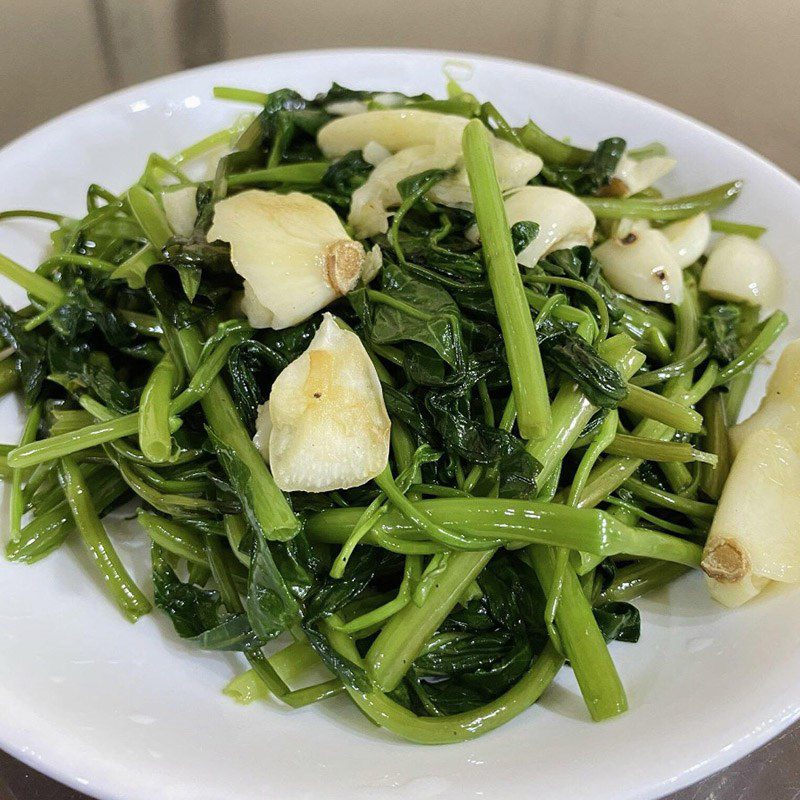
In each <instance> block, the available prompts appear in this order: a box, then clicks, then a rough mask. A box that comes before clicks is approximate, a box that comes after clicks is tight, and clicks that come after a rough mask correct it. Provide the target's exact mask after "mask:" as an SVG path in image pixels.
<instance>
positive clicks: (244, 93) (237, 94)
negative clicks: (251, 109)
mask: <svg viewBox="0 0 800 800" xmlns="http://www.w3.org/2000/svg"><path fill="white" fill-rule="evenodd" d="M214 97H215V98H216V99H217V100H235V101H236V102H237V103H254V104H255V105H257V106H263V105H265V104H266V102H267V100H269V95H268V94H266V93H265V92H257V91H254V90H253V89H237V88H235V87H233V86H215V87H214Z"/></svg>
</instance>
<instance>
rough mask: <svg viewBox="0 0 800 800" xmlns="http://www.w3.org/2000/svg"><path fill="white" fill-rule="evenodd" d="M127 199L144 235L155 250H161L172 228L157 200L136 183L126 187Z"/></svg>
mask: <svg viewBox="0 0 800 800" xmlns="http://www.w3.org/2000/svg"><path fill="white" fill-rule="evenodd" d="M127 199H128V204H129V205H130V207H131V211H132V212H133V216H134V217H136V221H137V222H138V223H139V225H141V226H142V230H143V231H144V235H145V236H146V237H147V238H148V239H149V240H150V243H151V244H152V245H153V247H155V248H156V250H161V248H162V247H163V246H164V245H165V244H166V243H167V240H168V239H170V238H171V237H172V229H171V228H170V227H169V223H168V222H167V218H166V216H164V211H163V209H162V208H161V206H160V205H159V202H158V200H156V198H155V197H154V196H153V195H152V194H151V193H150V192H148V191H147V189H145V188H144V186H141V185H140V184H138V183H137V184H135V185H134V186H131V188H130V189H128V194H127Z"/></svg>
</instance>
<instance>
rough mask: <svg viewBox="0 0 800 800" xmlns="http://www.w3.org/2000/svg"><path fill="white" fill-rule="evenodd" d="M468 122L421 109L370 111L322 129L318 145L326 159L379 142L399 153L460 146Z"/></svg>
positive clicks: (452, 115)
mask: <svg viewBox="0 0 800 800" xmlns="http://www.w3.org/2000/svg"><path fill="white" fill-rule="evenodd" d="M467 122H468V120H467V119H466V118H464V117H458V116H456V115H454V114H440V113H438V112H435V111H425V110H423V109H418V108H397V109H385V110H380V111H367V112H365V113H363V114H353V115H351V116H346V117H340V118H339V119H335V120H332V121H331V122H329V123H328V124H327V125H324V126H323V127H322V128H320V130H319V132H318V133H317V145H318V146H319V149H320V150H322V152H323V154H324V155H325V157H326V158H341V157H342V156H344V155H346V154H347V153H349V152H350V151H351V150H363V149H364V147H365V146H366V145H367V144H369V143H370V142H377V143H378V144H380V145H381V146H382V147H385V148H386V149H387V150H389V152H391V153H396V152H398V151H399V150H406V149H407V148H409V147H418V146H419V145H425V144H427V145H440V146H441V145H445V144H449V145H451V146H452V145H453V144H457V145H459V146H460V143H461V133H462V131H463V130H464V128H465V126H466V124H467Z"/></svg>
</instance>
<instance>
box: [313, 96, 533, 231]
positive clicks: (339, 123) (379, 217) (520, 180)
mask: <svg viewBox="0 0 800 800" xmlns="http://www.w3.org/2000/svg"><path fill="white" fill-rule="evenodd" d="M467 122H468V120H467V119H465V118H464V117H459V116H456V115H454V114H439V113H436V112H433V111H424V110H420V109H413V108H412V109H409V108H400V109H388V110H380V111H369V112H367V113H365V114H357V115H355V116H351V117H342V118H339V119H336V120H333V121H332V122H329V123H328V124H327V125H325V126H324V127H323V128H322V129H321V130H320V131H319V133H318V134H317V144H318V145H319V148H320V149H321V150H322V152H323V153H324V154H325V155H326V156H327V157H328V158H339V157H341V156H343V155H345V154H346V153H349V152H350V151H351V150H361V151H362V153H364V158H365V160H368V161H370V163H375V160H376V159H375V156H376V155H377V157H378V160H377V166H376V167H375V169H374V170H373V172H372V173H371V174H370V176H369V178H368V179H367V181H366V183H365V184H364V185H363V186H361V187H359V188H358V189H357V190H356V191H355V192H354V193H353V198H352V205H351V208H350V217H349V219H348V221H349V223H350V224H351V225H352V226H353V229H354V231H355V233H356V236H357V237H358V238H361V239H363V238H366V237H368V236H374V235H375V234H377V233H386V231H387V230H388V227H389V222H388V220H389V209H390V208H392V207H394V206H397V205H399V203H400V193H399V192H398V191H397V184H398V183H399V182H400V181H401V180H403V179H404V178H408V177H410V176H412V175H417V174H419V173H420V172H424V171H426V170H429V169H448V170H449V169H453V170H454V174H453V175H450V176H448V177H446V178H445V179H444V180H442V181H440V182H439V183H437V184H436V185H435V186H434V187H433V188H432V189H431V191H430V193H429V197H430V198H431V200H433V201H434V202H437V203H441V204H442V205H447V206H452V207H455V208H471V207H472V197H471V195H470V190H469V179H468V177H467V172H466V169H464V167H463V163H462V160H463V154H462V149H461V135H462V133H463V131H464V128H465V126H466V124H467ZM491 141H492V151H493V155H494V161H495V169H496V171H497V177H498V181H499V183H500V188H501V189H502V190H503V191H508V190H510V189H514V188H517V187H519V186H524V185H525V184H526V183H527V182H528V181H529V180H530V179H531V178H533V177H534V176H536V175H538V174H539V172H540V170H541V168H542V160H541V159H540V158H539V157H538V156H537V155H534V154H533V153H530V152H528V151H527V150H523V149H522V148H520V147H516V146H515V145H513V144H511V143H510V142H506V141H504V140H502V139H498V138H497V137H495V136H492V139H491ZM377 147H381V148H384V149H385V150H388V151H389V152H390V153H394V155H393V156H390V157H389V158H385V157H382V155H381V153H380V151H376V148H377Z"/></svg>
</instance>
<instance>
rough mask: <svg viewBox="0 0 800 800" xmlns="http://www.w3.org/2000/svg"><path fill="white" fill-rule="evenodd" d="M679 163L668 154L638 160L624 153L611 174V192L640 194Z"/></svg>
mask: <svg viewBox="0 0 800 800" xmlns="http://www.w3.org/2000/svg"><path fill="white" fill-rule="evenodd" d="M677 163H678V162H677V161H676V160H675V159H674V158H669V157H667V156H651V157H650V158H644V159H642V160H641V161H637V160H636V159H635V158H631V157H630V156H629V155H625V154H623V156H622V158H621V159H620V160H619V163H618V164H617V168H616V169H615V170H614V174H613V175H612V176H611V185H610V187H609V188H610V189H611V192H610V193H611V194H615V195H617V196H619V197H629V196H630V195H632V194H638V193H639V192H641V191H643V190H644V189H647V188H649V187H650V186H652V185H653V184H654V183H655V182H656V181H657V180H658V179H659V178H663V177H664V176H665V175H666V174H667V173H668V172H670V171H671V170H672V169H673V168H674V167H675V165H676V164H677Z"/></svg>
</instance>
